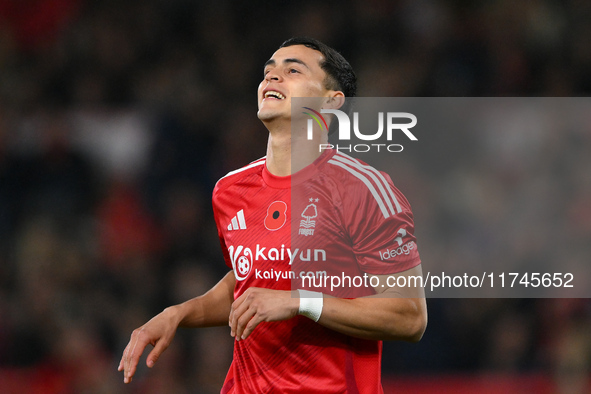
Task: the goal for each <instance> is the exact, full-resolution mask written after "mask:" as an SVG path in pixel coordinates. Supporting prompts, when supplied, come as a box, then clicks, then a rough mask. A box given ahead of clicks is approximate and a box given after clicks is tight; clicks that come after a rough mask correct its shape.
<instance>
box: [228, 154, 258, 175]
mask: <svg viewBox="0 0 591 394" xmlns="http://www.w3.org/2000/svg"><path fill="white" fill-rule="evenodd" d="M263 164H265V157H261V158H260V159H258V160H255V161H253V162H252V163H250V164H248V165H246V166H244V167H242V168H239V169H237V170H234V171H230V172H228V173H227V174H226V175H224V176H223V177H221V178H220V179H224V178H225V177H228V176H230V175H234V174H238V173H240V172H242V171H245V170H248V169H249V168H253V167H256V166H261V165H263Z"/></svg>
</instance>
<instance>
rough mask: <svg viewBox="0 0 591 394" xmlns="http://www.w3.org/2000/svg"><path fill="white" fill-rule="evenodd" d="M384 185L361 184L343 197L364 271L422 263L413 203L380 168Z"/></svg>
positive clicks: (391, 269) (397, 269)
mask: <svg viewBox="0 0 591 394" xmlns="http://www.w3.org/2000/svg"><path fill="white" fill-rule="evenodd" d="M380 175H381V177H380V180H381V181H382V183H381V185H378V184H377V183H373V184H372V185H371V186H372V187H369V186H368V185H367V184H361V185H359V187H356V188H355V192H354V193H348V196H350V198H345V199H344V200H343V209H345V212H344V217H345V220H346V223H347V227H348V232H349V236H350V237H351V241H352V245H353V252H354V254H355V256H356V259H357V262H358V264H359V266H360V268H361V270H362V271H363V272H367V273H369V274H374V275H386V274H394V273H398V272H402V271H406V270H408V269H410V268H413V267H415V266H417V265H419V264H420V263H421V260H420V257H419V252H418V249H417V242H416V237H415V235H414V232H415V231H414V230H415V228H414V220H413V214H412V211H411V207H410V204H409V203H408V201H407V199H406V198H405V197H404V195H403V194H402V193H401V192H400V191H399V190H398V189H397V188H396V187H395V186H394V185H393V184H392V180H391V179H390V177H389V176H388V175H387V174H385V173H382V172H380Z"/></svg>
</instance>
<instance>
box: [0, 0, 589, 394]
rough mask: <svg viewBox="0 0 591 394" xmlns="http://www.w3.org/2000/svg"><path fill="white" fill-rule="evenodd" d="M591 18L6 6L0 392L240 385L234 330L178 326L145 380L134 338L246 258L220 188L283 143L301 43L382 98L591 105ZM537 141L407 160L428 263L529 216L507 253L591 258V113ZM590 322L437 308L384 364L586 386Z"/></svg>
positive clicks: (502, 7)
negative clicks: (282, 82) (274, 131)
mask: <svg viewBox="0 0 591 394" xmlns="http://www.w3.org/2000/svg"><path fill="white" fill-rule="evenodd" d="M589 20H591V3H589V2H586V1H581V0H569V1H550V0H530V1H525V2H514V1H508V0H497V1H488V2H468V1H443V0H441V1H436V0H420V1H404V0H398V1H384V0H371V1H361V0H346V1H338V2H337V1H328V2H308V1H302V2H270V1H262V0H253V1H249V2H239V1H230V0H226V1H216V2H204V1H203V2H201V1H192V0H167V1H165V0H142V1H135V0H126V1H115V0H106V1H91V0H87V1H83V0H23V1H16V0H0V386H2V387H4V388H5V389H6V390H8V391H7V392H39V393H41V392H43V393H70V392H71V393H114V392H142V393H151V392H154V393H159V392H167V393H185V392H196V391H195V390H196V389H195V388H199V390H200V391H199V392H203V393H209V392H218V391H219V388H220V387H221V381H222V380H223V378H224V376H225V373H226V371H227V367H228V365H229V362H230V358H231V350H232V340H231V337H230V335H229V330H228V329H225V328H219V329H206V330H192V331H184V330H181V331H179V333H178V335H177V338H176V340H175V342H174V343H173V345H172V346H171V348H170V349H169V350H168V351H167V354H166V356H165V357H163V358H162V359H161V361H160V362H159V364H158V365H157V366H156V368H155V369H154V370H152V371H150V373H149V374H146V373H143V372H141V377H140V378H138V379H137V381H134V383H133V384H132V385H131V386H130V387H123V385H122V377H121V376H120V374H118V373H117V372H116V368H117V364H118V361H119V358H120V356H121V352H122V351H123V348H124V345H125V343H126V342H127V340H128V337H129V334H130V333H131V330H132V329H133V328H135V327H137V326H139V325H141V324H143V322H145V321H146V320H147V319H149V318H150V317H151V316H152V315H154V314H156V313H158V312H159V311H161V310H162V309H163V308H164V307H166V306H168V305H170V304H172V303H177V302H181V301H184V300H186V299H188V298H191V297H194V296H196V295H199V294H201V293H203V292H204V291H205V290H206V289H208V288H209V287H210V286H211V285H212V284H213V283H215V282H216V281H217V279H218V278H221V276H222V275H223V273H224V272H225V271H226V267H225V265H224V263H223V259H222V256H221V253H220V249H219V243H218V240H217V232H216V230H215V226H214V223H213V218H212V215H211V203H210V194H211V191H212V188H213V185H214V184H215V181H216V180H217V179H218V178H219V177H220V176H222V175H224V174H225V173H226V172H228V171H230V170H232V169H235V168H238V167H240V166H242V165H244V164H246V163H248V162H249V161H251V160H254V159H257V158H259V157H261V156H263V155H264V154H265V144H266V137H267V135H266V130H265V129H264V127H263V126H262V125H261V124H260V122H259V121H258V120H257V118H256V116H255V113H256V98H255V97H256V96H255V92H256V88H257V85H258V83H259V82H260V80H261V78H262V66H263V63H264V62H265V60H266V59H268V58H269V56H270V54H271V53H272V52H273V51H274V50H275V49H276V48H277V47H278V46H279V45H280V44H281V42H282V41H283V40H285V39H287V38H288V37H291V36H296V35H307V36H312V37H316V38H318V39H320V40H323V41H325V42H327V43H329V44H330V45H331V46H333V47H335V48H337V49H339V50H340V51H341V52H342V53H343V54H344V56H345V57H346V58H347V59H349V61H350V62H351V63H352V65H353V67H354V68H355V69H356V71H357V73H358V77H359V85H360V86H359V87H360V89H359V96H362V97H363V96H367V97H371V96H388V97H395V96H411V97H412V96H442V97H445V96H588V95H589V93H590V92H591V39H590V37H591V24H589V23H588V21H589ZM518 134H519V133H518V131H517V134H515V135H518ZM505 137H507V136H505ZM529 137H532V139H533V140H534V141H535V143H533V144H532V143H530V142H531V140H529V139H525V140H523V139H522V140H520V139H519V138H512V139H506V138H503V139H501V138H499V137H497V136H496V135H495V134H494V132H493V131H489V132H488V133H486V132H482V133H477V134H475V136H474V138H471V139H468V140H464V141H462V142H459V141H458V143H457V144H452V145H453V146H455V147H456V149H455V150H454V151H453V161H451V159H446V158H445V157H444V156H445V155H444V154H443V153H442V152H432V153H433V155H432V156H428V157H432V160H433V161H431V162H430V161H429V159H428V157H427V160H421V161H419V160H418V159H416V158H413V157H409V156H400V157H399V158H397V159H396V160H399V161H400V168H403V169H404V171H403V172H401V173H400V174H397V173H394V174H391V176H392V178H393V179H394V182H395V183H396V184H397V186H398V187H399V188H400V189H401V190H402V191H403V192H404V193H405V194H406V196H407V197H408V199H409V200H410V201H411V203H412V204H413V210H414V213H415V217H416V220H417V231H418V239H419V247H420V250H421V254H422V257H423V262H424V265H426V266H427V265H429V264H433V265H436V264H437V262H438V260H439V259H447V260H450V261H455V260H457V261H460V262H464V263H466V262H469V261H470V259H477V258H479V254H481V253H489V254H493V253H494V251H490V250H488V249H487V243H486V238H487V236H489V235H490V233H491V231H493V230H492V229H494V228H498V226H500V224H503V225H504V224H507V223H508V224H509V225H510V226H512V232H511V234H513V236H514V237H516V238H513V240H512V245H513V246H514V247H513V248H512V249H510V250H509V251H505V254H504V255H503V256H508V258H510V259H513V260H516V261H528V260H532V261H535V260H536V259H540V258H548V256H551V257H552V258H555V259H561V260H564V261H565V262H566V261H568V260H572V259H578V260H583V261H584V260H585V259H587V261H590V260H591V259H590V256H591V182H590V180H591V176H590V174H591V154H590V153H591V123H590V124H587V125H584V127H582V131H581V130H566V131H564V130H560V132H554V133H535V132H534V133H533V134H530V135H529V136H528V138H529ZM449 138H450V139H452V141H453V138H454V136H449ZM503 141H504V143H503ZM507 141H508V142H507ZM532 145H535V149H531V148H532ZM438 155H439V156H438ZM441 155H443V156H441ZM438 159H439V160H441V161H445V160H448V165H447V166H438V167H437V168H433V167H434V163H436V162H437V160H438ZM450 189H451V190H453V191H454V193H455V192H457V194H455V195H454V196H453V197H452V196H451V195H450ZM458 196H460V197H461V198H457V197H458ZM495 226H497V227H495ZM556 228H557V229H559V234H556V232H553V231H550V230H552V229H556ZM554 235H555V236H556V237H555V238H553V236H554ZM556 243H559V245H560V247H558V246H556ZM557 248H558V249H557ZM558 252H560V253H558ZM590 318H591V303H590V302H589V300H587V299H461V300H430V302H429V327H428V328H427V333H426V334H425V337H424V338H423V341H422V342H421V343H419V344H416V345H406V344H397V343H388V344H385V354H384V367H383V370H384V375H385V376H394V377H396V376H399V375H405V374H442V373H483V372H486V373H489V372H494V373H534V374H535V373H543V374H547V375H550V376H554V377H556V379H554V383H553V384H555V385H556V387H557V389H556V390H558V387H559V388H560V390H562V391H564V392H579V390H583V387H584V386H585V385H586V384H587V383H586V379H587V378H588V376H589V371H590V369H591V320H590ZM3 390H4V389H0V391H2V392H4V391H3ZM11 390H12V391H11ZM581 392H582V391H581Z"/></svg>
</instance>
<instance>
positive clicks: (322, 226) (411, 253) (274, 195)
mask: <svg viewBox="0 0 591 394" xmlns="http://www.w3.org/2000/svg"><path fill="white" fill-rule="evenodd" d="M213 208H214V216H215V220H216V224H217V227H218V233H219V238H220V242H221V244H222V250H223V253H224V258H225V260H226V264H227V265H228V266H229V267H230V268H232V269H233V270H234V274H235V276H236V287H235V289H234V297H235V298H237V297H239V296H240V295H241V294H242V293H243V292H244V291H245V290H246V289H248V288H249V287H251V286H254V287H264V288H269V289H277V290H291V289H292V288H300V289H303V288H305V289H308V290H313V291H321V292H323V293H328V294H331V295H334V296H338V297H347V298H352V297H359V296H364V295H369V294H374V291H373V288H371V286H358V285H359V281H360V279H361V278H362V277H363V276H364V275H365V276H366V277H367V275H368V274H376V275H382V274H393V273H397V272H402V271H405V270H408V269H410V268H412V267H415V266H417V265H418V264H420V258H419V254H418V251H417V247H416V240H415V237H414V225H413V217H412V212H411V208H410V205H409V203H408V201H407V200H406V198H405V197H404V196H403V195H402V194H401V193H400V191H398V190H397V189H396V188H395V187H394V185H393V184H392V181H391V179H390V177H389V176H388V175H387V174H385V173H383V172H380V171H377V170H375V169H374V168H372V167H370V166H368V165H367V164H365V163H363V162H362V161H360V160H357V159H353V158H351V157H349V156H347V155H344V154H342V153H339V152H336V151H334V150H329V151H325V152H324V153H323V154H322V155H321V156H320V157H319V158H318V159H317V160H316V161H315V162H314V163H313V164H311V165H309V166H308V167H306V168H305V169H303V170H301V171H299V172H297V173H296V174H294V175H293V176H288V177H277V176H275V175H273V174H271V173H270V172H269V171H268V170H267V168H266V166H265V159H264V158H262V159H260V160H257V161H255V162H252V163H251V164H249V165H247V166H245V167H243V168H241V169H239V170H236V171H232V172H230V173H229V174H227V175H226V176H225V177H223V178H222V179H220V180H219V181H218V183H217V185H216V187H215V190H214V192H213ZM308 277H311V278H314V280H310V279H306V278H308ZM325 277H327V278H332V277H338V278H339V280H342V283H340V284H339V286H334V285H335V284H336V282H335V281H334V280H328V281H326V280H324V281H323V280H322V279H323V278H325ZM347 278H350V279H349V282H347ZM381 351H382V343H381V341H375V340H365V339H359V338H354V337H351V336H347V335H344V334H341V333H338V332H335V331H332V330H330V329H327V328H325V327H323V326H322V325H320V324H318V323H316V322H314V321H312V320H310V319H308V318H306V317H303V316H296V317H295V318H293V319H290V320H285V321H280V322H270V323H267V322H263V323H261V324H259V325H258V326H257V327H256V328H255V330H254V331H253V333H252V334H251V335H250V336H249V337H248V338H247V339H246V340H241V341H236V342H235V343H234V358H233V361H232V365H231V367H230V370H229V372H228V375H227V377H226V381H225V383H224V386H223V389H222V393H270V392H282V393H303V392H305V393H343V392H347V393H372V394H373V393H380V392H382V386H381V376H380V374H381V371H380V369H381Z"/></svg>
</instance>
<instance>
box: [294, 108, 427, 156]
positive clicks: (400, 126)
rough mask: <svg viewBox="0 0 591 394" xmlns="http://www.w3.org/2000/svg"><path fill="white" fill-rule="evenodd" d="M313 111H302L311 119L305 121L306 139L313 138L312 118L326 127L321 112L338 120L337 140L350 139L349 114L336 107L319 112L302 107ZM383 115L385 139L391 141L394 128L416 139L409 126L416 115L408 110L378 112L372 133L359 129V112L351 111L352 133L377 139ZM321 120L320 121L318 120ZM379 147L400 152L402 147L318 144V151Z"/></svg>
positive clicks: (365, 137) (368, 149)
mask: <svg viewBox="0 0 591 394" xmlns="http://www.w3.org/2000/svg"><path fill="white" fill-rule="evenodd" d="M303 108H304V109H307V110H309V111H311V112H313V113H309V112H304V114H306V115H309V116H311V117H312V119H308V123H307V138H308V140H312V138H313V128H314V122H313V120H315V121H316V123H318V125H319V126H320V128H321V129H322V127H323V125H324V127H325V128H326V129H328V125H327V123H326V120H325V119H324V117H323V116H322V115H321V113H322V114H333V115H335V116H336V120H337V121H338V125H339V134H338V139H339V141H350V140H351V121H350V119H349V116H348V115H347V114H346V113H345V112H343V111H340V110H338V109H321V110H320V113H319V112H318V111H315V110H313V109H312V108H309V107H303ZM384 117H385V118H386V127H385V129H386V140H387V141H392V135H393V133H394V131H395V130H399V131H402V132H403V133H404V135H406V137H407V138H408V139H410V140H411V141H418V138H417V137H415V135H414V134H413V133H412V132H411V131H410V129H411V128H413V127H414V126H416V124H417V117H416V116H415V115H413V114H411V113H409V112H387V113H386V114H385V116H384V112H378V131H376V132H375V133H374V134H363V133H361V131H360V130H359V113H358V112H353V133H354V135H355V137H357V138H358V139H360V140H362V141H376V140H378V139H379V138H380V137H381V136H382V134H384ZM395 119H396V120H398V119H407V120H409V121H410V122H408V123H397V122H395ZM320 120H322V123H321V122H320ZM380 148H384V149H385V150H387V151H388V152H402V150H403V149H404V148H403V146H402V145H400V144H376V143H374V144H349V145H332V144H320V146H319V149H320V151H322V150H324V149H336V150H345V151H349V152H351V151H354V152H369V151H370V150H374V149H375V150H376V151H378V152H379V151H380Z"/></svg>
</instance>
